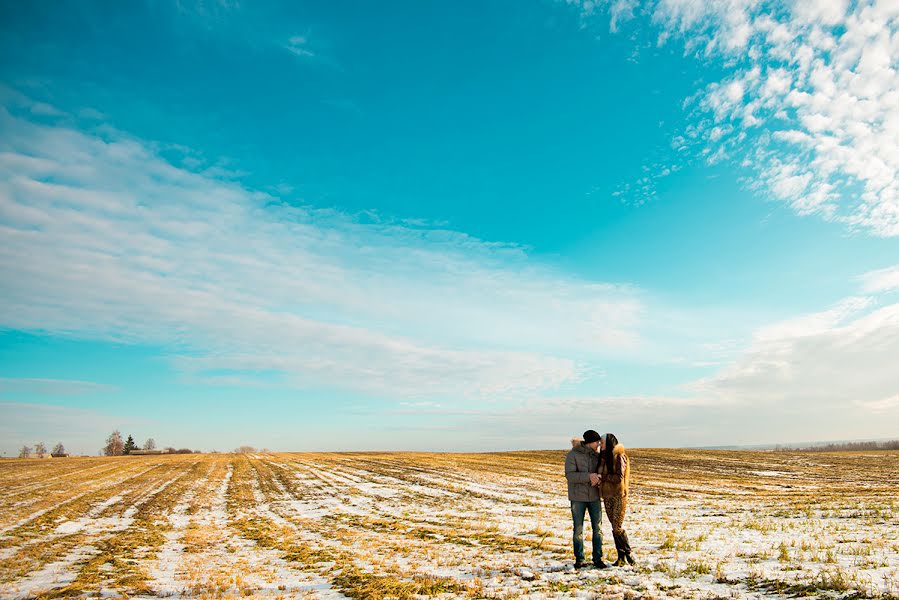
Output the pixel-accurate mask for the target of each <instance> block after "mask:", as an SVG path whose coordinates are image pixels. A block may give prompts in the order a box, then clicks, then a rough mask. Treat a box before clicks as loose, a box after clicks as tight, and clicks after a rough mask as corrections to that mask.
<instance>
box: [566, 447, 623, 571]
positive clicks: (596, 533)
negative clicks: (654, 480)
mask: <svg viewBox="0 0 899 600" xmlns="http://www.w3.org/2000/svg"><path fill="white" fill-rule="evenodd" d="M571 445H572V448H571V450H570V451H569V452H568V456H567V457H565V478H566V479H567V480H568V499H569V500H570V501H571V518H572V520H573V521H574V559H575V562H574V568H576V569H580V568H583V567H585V566H587V563H586V562H585V561H584V516H585V513H587V512H589V513H590V525H591V526H592V528H593V565H594V566H595V567H598V568H600V569H604V568H606V567H607V566H608V565H607V564H606V563H604V562H603V561H602V532H601V531H600V520H601V518H602V517H601V514H600V510H601V509H600V506H599V501H600V498H602V502H603V504H605V507H606V515H608V517H609V521H610V522H611V523H612V535H613V536H614V538H615V550H617V552H618V557H617V560H616V561H615V565H614V566H616V567H620V566H623V565H624V564H625V561H627V562H628V563H630V564H632V565H633V564H635V562H636V561H634V558H633V557H632V556H631V547H630V544H629V543H628V541H627V533H625V532H624V513H625V510H626V508H627V484H628V478H629V476H630V468H629V465H628V460H627V454H625V452H624V446H622V445H621V444H619V443H618V438H616V437H615V434H612V433H604V434H603V435H599V434H598V433H596V432H595V431H593V430H592V429H588V430H587V431H585V432H584V437H583V439H580V438H575V439H573V440H571Z"/></svg>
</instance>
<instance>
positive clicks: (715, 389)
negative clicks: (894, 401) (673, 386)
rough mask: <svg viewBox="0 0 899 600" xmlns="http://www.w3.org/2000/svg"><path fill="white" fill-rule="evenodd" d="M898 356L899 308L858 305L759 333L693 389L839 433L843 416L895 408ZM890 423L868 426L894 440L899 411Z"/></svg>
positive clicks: (860, 300) (856, 301) (850, 302)
mask: <svg viewBox="0 0 899 600" xmlns="http://www.w3.org/2000/svg"><path fill="white" fill-rule="evenodd" d="M897 356H899V304H887V305H882V306H878V305H877V302H876V299H875V298H872V297H852V298H847V299H845V300H843V301H841V302H839V303H837V304H836V305H835V306H834V307H832V308H831V309H829V310H826V311H823V312H820V313H814V314H810V315H805V316H800V317H797V318H795V319H791V320H789V321H785V322H781V323H778V324H774V325H770V326H767V327H764V328H762V329H760V330H759V331H758V332H756V335H755V336H754V340H753V342H752V344H751V345H750V346H749V348H748V349H747V350H746V351H745V352H744V353H743V355H742V356H741V357H739V358H738V359H737V360H736V361H734V362H733V363H732V364H730V365H729V366H727V367H726V368H724V369H722V370H721V371H719V372H718V373H716V374H714V375H713V376H711V377H707V378H704V379H701V380H699V381H697V382H695V383H694V384H692V385H691V386H689V388H688V389H689V390H690V391H692V393H694V394H697V395H700V396H706V397H711V398H719V399H721V400H722V401H728V402H735V403H738V404H742V405H745V406H754V407H756V408H757V409H758V411H760V412H761V413H764V414H771V413H772V411H775V410H776V411H778V412H785V411H787V410H788V409H791V408H792V409H796V410H797V411H798V414H799V415H801V414H805V415H816V416H820V415H827V416H828V418H829V423H830V425H829V426H830V427H832V428H833V427H839V426H841V425H842V424H843V423H844V419H843V418H842V417H841V413H842V412H843V411H847V410H849V408H850V407H851V406H852V405H853V404H857V405H858V404H861V405H869V404H870V405H871V406H874V405H877V406H882V408H884V409H886V408H888V407H889V406H888V404H883V402H882V399H883V398H890V397H892V396H894V395H895V394H896V393H897V391H899V369H896V357H897ZM778 407H779V408H778ZM890 417H891V418H890V419H887V420H883V419H881V420H880V421H877V422H876V423H875V422H869V423H868V425H869V426H870V425H874V426H876V427H877V428H878V429H879V430H880V431H879V433H880V434H884V435H889V433H885V432H886V430H888V429H889V428H891V427H892V428H895V427H896V425H897V424H899V423H897V421H899V411H896V412H894V413H892V414H891V415H890ZM861 433H863V432H860V431H856V432H855V435H856V436H857V435H859V434H861ZM829 435H830V436H832V435H833V433H831V434H829ZM825 437H826V436H825Z"/></svg>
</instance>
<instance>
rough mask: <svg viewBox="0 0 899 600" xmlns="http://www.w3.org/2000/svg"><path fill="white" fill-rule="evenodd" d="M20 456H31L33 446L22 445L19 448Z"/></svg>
mask: <svg viewBox="0 0 899 600" xmlns="http://www.w3.org/2000/svg"><path fill="white" fill-rule="evenodd" d="M19 458H31V446H22V449H21V450H19Z"/></svg>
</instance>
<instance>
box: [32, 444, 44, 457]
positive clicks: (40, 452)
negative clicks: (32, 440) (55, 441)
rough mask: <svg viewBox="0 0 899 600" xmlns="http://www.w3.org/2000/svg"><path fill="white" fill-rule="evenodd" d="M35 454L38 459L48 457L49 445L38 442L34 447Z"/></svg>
mask: <svg viewBox="0 0 899 600" xmlns="http://www.w3.org/2000/svg"><path fill="white" fill-rule="evenodd" d="M34 453H35V454H37V457H38V458H44V457H45V456H47V445H46V444H44V442H38V443H37V444H35V445H34Z"/></svg>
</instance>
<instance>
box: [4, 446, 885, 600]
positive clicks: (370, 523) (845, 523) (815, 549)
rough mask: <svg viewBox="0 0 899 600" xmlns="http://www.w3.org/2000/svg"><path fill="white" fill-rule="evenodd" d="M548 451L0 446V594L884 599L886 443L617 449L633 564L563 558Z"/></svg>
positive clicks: (558, 490)
mask: <svg viewBox="0 0 899 600" xmlns="http://www.w3.org/2000/svg"><path fill="white" fill-rule="evenodd" d="M563 458H564V453H563V452H511V453H490V454H416V453H331V454H265V455H202V456H198V455H186V456H142V457H122V458H81V459H63V460H5V461H2V462H0V509H2V510H0V531H2V535H0V597H3V598H31V597H46V598H54V597H78V596H87V595H97V594H101V595H112V596H115V595H121V596H125V595H127V596H134V595H137V596H143V597H147V596H179V597H196V598H219V597H225V596H240V597H272V598H278V597H284V598H287V597H321V598H328V597H340V596H349V597H353V598H419V597H441V596H442V597H477V598H481V597H484V598H516V597H570V596H572V595H576V596H581V597H627V598H641V597H646V598H662V597H684V598H693V597H701V598H718V597H720V598H726V597H727V598H729V597H769V596H770V597H784V596H795V595H815V596H830V597H834V598H837V597H839V598H847V597H854V598H877V597H882V598H888V597H892V598H896V597H899V583H897V572H899V528H897V527H896V526H895V524H896V516H897V514H896V510H897V507H899V505H897V501H896V499H895V498H894V497H895V496H896V491H897V490H896V484H895V482H896V481H897V480H899V453H895V452H857V453H828V454H817V453H816V454H808V453H761V452H724V451H721V452H715V451H692V450H634V451H632V453H631V460H632V464H633V469H634V476H633V482H632V488H631V489H632V492H631V498H630V508H629V514H628V519H627V524H626V525H627V529H628V532H629V535H630V538H631V543H632V546H633V547H634V553H635V555H636V556H637V558H638V560H639V563H638V566H637V567H636V568H631V567H628V568H615V569H609V570H606V571H598V570H590V571H581V572H574V571H573V570H572V569H571V568H570V565H571V556H570V554H571V550H570V524H569V519H570V516H569V514H568V508H567V501H566V498H565V484H564V479H563V478H562V475H561V465H562V461H563ZM603 531H604V536H605V539H606V540H608V541H607V545H606V546H605V548H604V556H605V557H606V558H607V559H609V560H614V559H615V558H616V557H615V551H614V547H613V546H612V545H611V543H610V542H611V539H612V536H611V531H610V530H609V524H608V522H607V521H606V520H605V519H604V520H603ZM587 551H588V552H589V551H590V548H589V541H587Z"/></svg>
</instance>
